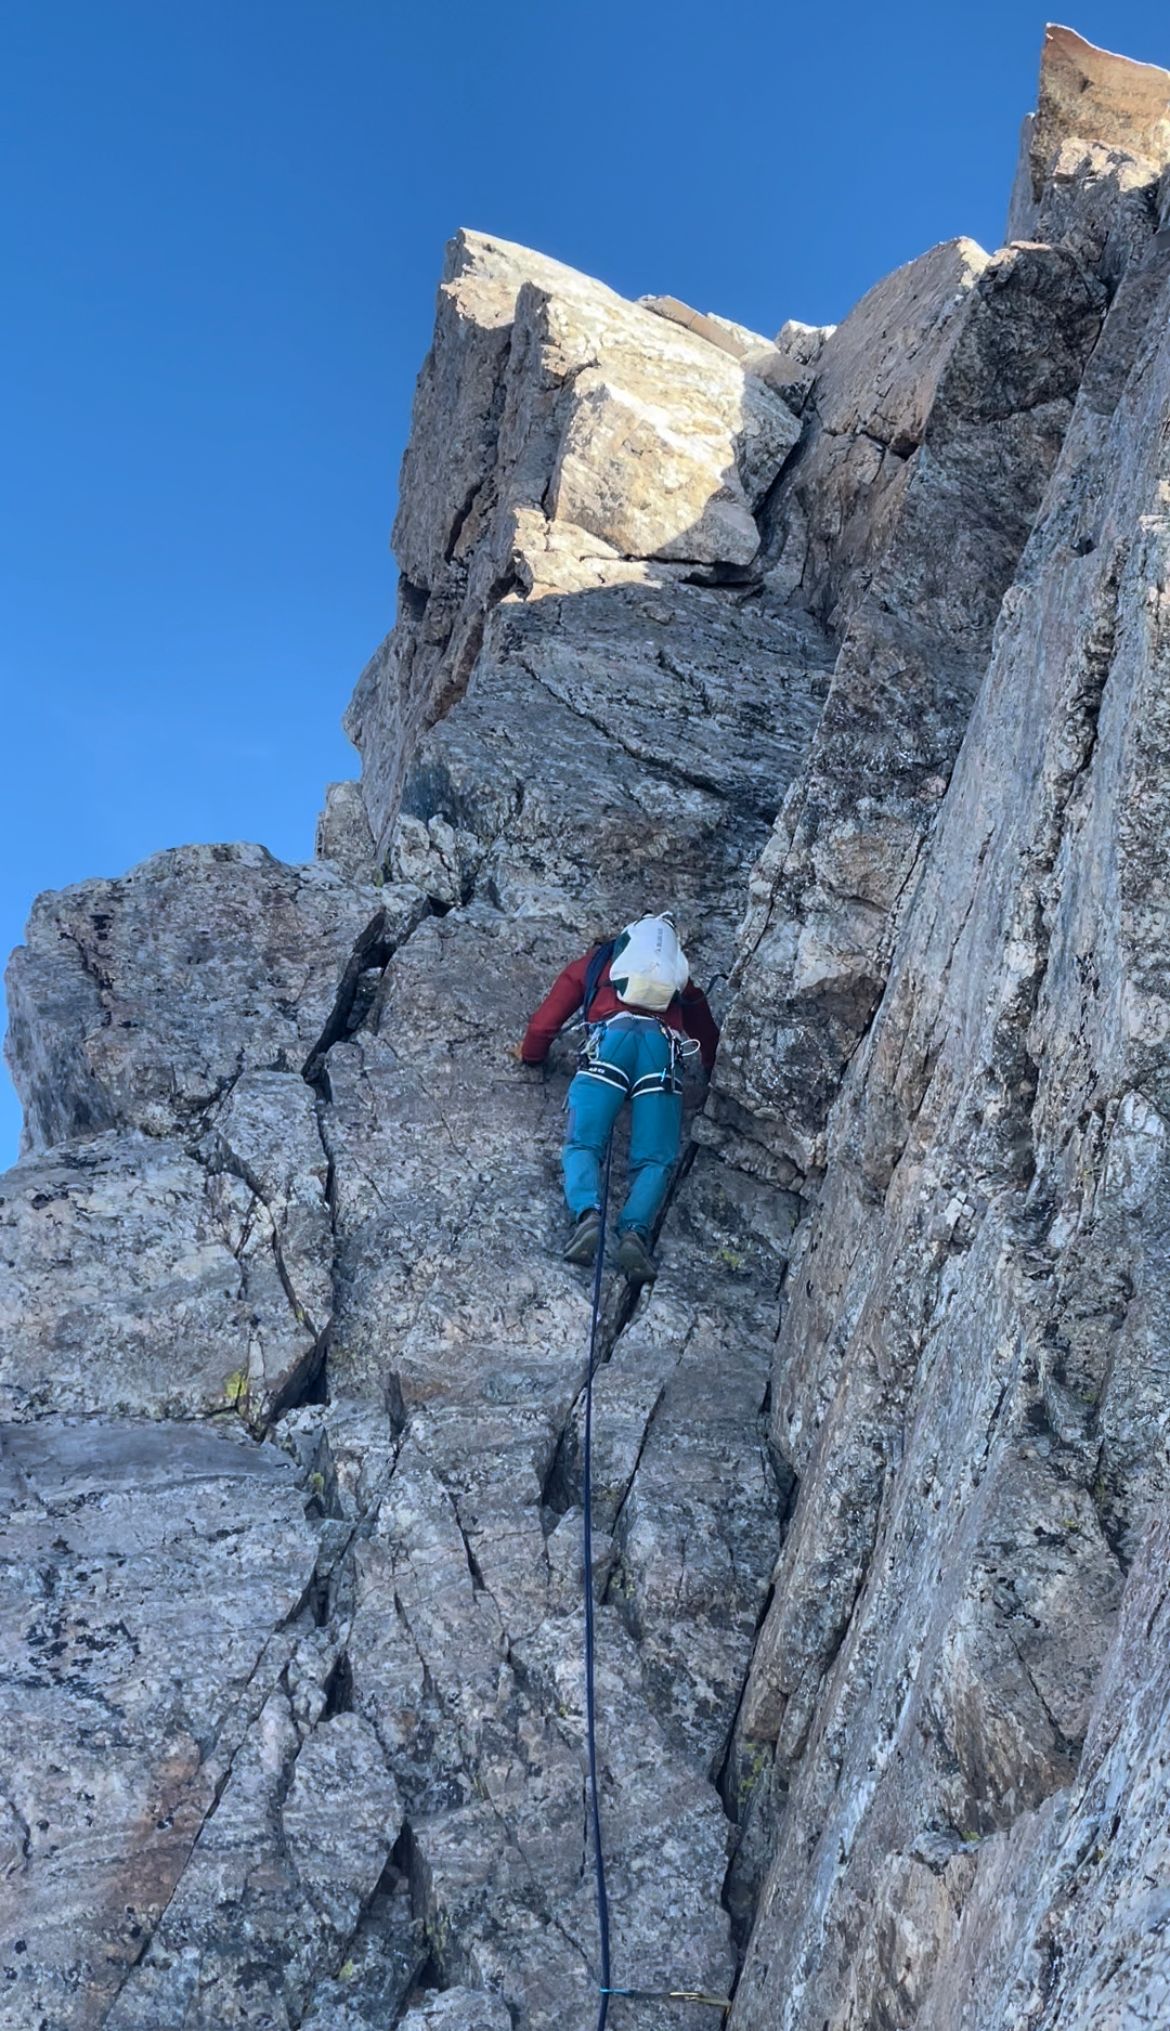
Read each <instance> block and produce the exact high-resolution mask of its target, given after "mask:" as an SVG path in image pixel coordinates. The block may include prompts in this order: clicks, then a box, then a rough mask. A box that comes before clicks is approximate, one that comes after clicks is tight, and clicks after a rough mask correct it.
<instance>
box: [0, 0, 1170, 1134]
mask: <svg viewBox="0 0 1170 2031" xmlns="http://www.w3.org/2000/svg"><path fill="white" fill-rule="evenodd" d="M1044 18H1045V16H1044V12H1043V9H1042V8H1040V7H1036V8H1034V7H1032V6H1030V5H1025V4H1022V0H1011V4H1008V0H984V4H981V5H978V6H975V5H970V6H963V5H955V4H951V5H949V6H947V7H945V8H944V7H940V6H939V5H938V0H929V4H927V0H887V4H886V5H884V6H881V7H878V6H872V5H871V6H865V7H862V6H859V5H855V4H852V0H837V4H836V5H834V6H831V7H828V6H826V7H821V8H815V7H814V8H810V7H809V6H807V5H800V6H790V7H784V6H779V7H778V6H777V5H776V4H775V0H771V4H767V5H763V4H755V0H746V4H741V5H739V6H738V7H731V8H724V9H718V8H714V7H712V6H711V4H710V0H704V4H700V0H670V4H662V0H649V4H639V0H622V4H616V0H594V4H592V5H591V6H589V7H587V8H586V7H550V6H547V5H544V6H541V5H536V4H526V5H517V4H509V0H494V4H493V5H492V6H490V7H486V6H484V5H482V4H479V5H476V6H471V5H466V4H463V0H449V4H448V5H446V6H445V7H440V8H433V9H430V10H426V11H424V10H422V9H420V8H415V7H411V8H407V7H405V6H400V5H395V4H393V0H200V4H199V5H198V6H196V5H193V4H190V0H188V4H181V0H167V4H165V5H160V4H159V0H101V4H100V5H99V4H95V0H38V5H37V6H35V7H33V6H31V5H26V6H24V7H12V8H9V9H7V10H6V14H5V23H4V26H3V29H2V30H0V179H2V182H3V187H4V189H5V191H6V193H7V196H8V204H7V205H6V208H5V217H4V220H3V223H2V224H0V262H2V267H0V272H2V274H3V277H4V283H5V307H4V316H3V318H2V319H0V367H2V375H3V387H4V390H5V394H6V396H7V398H8V400H7V416H6V421H5V431H4V436H5V454H6V457H5V465H6V470H7V478H8V485H7V487H6V489H5V491H4V495H3V498H2V499H0V524H2V527H0V677H2V681H3V699H4V735H5V738H4V743H3V749H2V753H3V772H4V795H3V799H2V800H0V803H2V817H0V822H2V824H3V839H2V841H0V848H2V850H0V946H2V947H3V949H4V951H5V952H6V951H7V950H8V948H9V947H10V946H12V945H13V944H15V943H16V942H17V941H18V940H19V938H20V935H21V930H22V926H23V922H24V919H25V916H26V915H27V912H28V907H29V904H30V903H31V901H32V898H33V896H34V895H35V894H36V893H37V891H38V890H40V889H43V888H48V887H58V886H60V885H62V884H64V883H66V882H70V881H77V880H81V879H83V878H84V877H86V876H88V875H95V874H117V873H120V872H121V871H122V870H124V869H125V868H126V867H129V866H131V865H133V863H134V862H135V861H137V860H140V859H142V858H143V857H144V856H145V855H146V854H148V853H152V852H154V851H156V850H157V849H158V848H160V847H163V846H167V845H173V844H177V843H179V842H181V841H184V840H196V839H243V838H246V839H260V840H263V841H264V843H265V844H266V845H268V846H270V847H271V848H272V849H273V851H275V852H277V853H279V854H281V855H283V856H284V857H286V858H288V859H298V858H305V857H307V856H308V855H309V854H310V853H311V851H312V837H313V824H314V819H315V815H316V811H317V809H318V806H319V803H320V799H321V790H322V786H323V785H324V783H325V782H326V781H328V780H329V779H330V778H332V777H335V776H338V775H346V774H350V773H352V772H353V758H352V755H351V752H350V750H349V748H348V745H347V743H346V742H345V740H344V737H343V736H342V734H341V732H340V729H339V726H338V720H339V716H340V714H341V712H342V710H343V708H344V705H345V703H346V700H347V698H348V696H349V693H350V690H351V689H352V686H353V683H354V680H355V678H356V676H357V674H358V671H359V670H360V668H361V666H362V664H363V662H364V661H365V659H366V657H367V656H368V655H369V653H370V651H371V650H372V649H373V648H374V647H375V645H376V644H377V642H378V641H379V640H380V638H381V636H382V635H383V634H384V633H385V631H386V629H387V628H388V627H389V625H390V623H391V620H392V618H393V601H394V569H393V564H392V561H391V559H390V556H389V554H388V549H387V535H388V531H389V528H390V523H391V520H392V517H393V511H394V494H395V475H396V472H397V468H398V461H399V458H400V456H401V452H402V446H403V443H404V440H405V435H406V430H407V426H408V421H409V413H410V398H411V391H412V388H413V383H414V378H415V375H416V373H417V371H418V367H419V364H420V362H421V360H422V356H423V354H424V352H425V350H426V346H427V341H428V336H429V332H430V325H431V316H432V306H433V298H434V289H435V284H436V280H437V276H438V270H439V265H440V261H441V257H442V248H443V243H444V241H445V240H446V239H447V238H448V237H449V235H450V234H451V232H452V231H453V230H454V229H455V228H456V227H457V226H459V225H461V224H467V225H472V226H477V227H480V228H483V229H486V230H488V231H491V232H494V233H498V234H500V235H502V236H504V237H505V238H508V239H514V240H519V241H522V242H525V243H526V244H528V245H531V246H535V247H539V248H540V249H542V250H543V251H544V252H546V253H549V254H552V255H555V256H557V257H558V258H559V259H561V260H565V261H568V262H571V263H572V264H573V265H575V266H577V267H580V268H583V269H585V270H586V271H588V272H589V273H590V274H594V275H598V276H601V277H602V278H604V280H606V281H607V282H609V283H611V284H612V285H613V286H614V287H615V288H617V289H619V290H621V291H623V292H624V293H627V294H630V295H641V294H643V293H645V292H647V291H669V292H671V293H673V294H675V295H678V296H681V297H683V298H685V299H686V300H687V301H688V302H690V303H693V304H695V305H696V306H698V307H699V308H702V309H715V310H719V311H722V312H724V313H726V314H727V315H729V316H731V317H735V318H738V319H740V320H742V321H743V322H744V323H746V324H749V325H752V326H754V327H756V328H757V329H759V330H761V331H764V332H772V331H774V330H775V329H776V327H777V326H778V325H779V324H780V323H781V322H782V321H783V319H784V318H786V317H800V318H805V319H807V320H809V321H812V322H822V321H835V320H837V319H839V318H840V317H841V316H842V315H843V313H844V312H845V311H846V310H847V309H848V308H849V306H850V304H851V303H852V302H854V301H855V300H856V298H857V297H858V296H859V295H860V294H861V292H862V291H863V290H864V289H865V288H866V287H868V285H869V284H870V283H871V282H873V281H875V280H876V279H877V278H878V277H879V276H880V275H882V274H884V273H885V272H886V271H887V270H889V269H890V268H892V267H894V266H896V265H897V264H898V263H899V262H901V261H905V260H908V259H909V258H910V257H911V256H913V255H914V254H917V253H919V252H920V251H921V250H922V249H923V248H925V247H927V246H930V245H931V244H933V243H934V242H935V241H937V240H940V239H944V238H948V237H950V236H951V235H953V234H955V233H960V232H963V233H970V234H972V235H973V236H974V237H975V238H976V239H979V240H981V241H982V242H983V243H984V244H985V245H990V246H994V245H995V244H996V243H997V241H998V240H999V238H1000V237H1001V230H1002V220H1003V215H1004V211H1005V208H1006V202H1007V195H1008V190H1009V186H1010V182H1011V175H1012V167H1013V162H1014V157H1015V148H1016V136H1017V130H1018V126H1019V121H1020V118H1021V116H1022V115H1023V113H1024V112H1025V111H1027V109H1028V108H1029V106H1030V105H1031V104H1032V103H1033V99H1034V95H1035V77H1036V67H1037V59H1038V53H1039V47H1040V41H1041V36H1042V30H1043V22H1044ZM1071 25H1072V26H1074V27H1076V28H1078V29H1079V30H1080V31H1081V33H1082V34H1085V35H1087V36H1089V37H1090V39H1092V40H1094V41H1098V42H1104V43H1107V44H1108V45H1109V46H1110V47H1112V48H1114V49H1121V50H1124V51H1125V53H1126V54H1128V55H1132V56H1137V57H1142V58H1145V59H1147V60H1149V61H1154V62H1158V61H1161V62H1163V63H1170V21H1168V19H1167V16H1166V13H1165V7H1164V0H1157V4H1155V0H1084V4H1080V5H1078V7H1077V10H1076V13H1075V16H1074V18H1073V20H1072V23H1071ZM17 1133H18V1112H17V1108H16V1104H15V1100H14V1098H13V1096H12V1095H11V1093H10V1091H9V1090H8V1089H7V1086H5V1087H4V1090H3V1092H2V1093H0V1162H3V1161H7V1160H8V1159H9V1158H10V1157H11V1156H12V1155H13V1154H14V1152H15V1147H16V1138H17Z"/></svg>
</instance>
